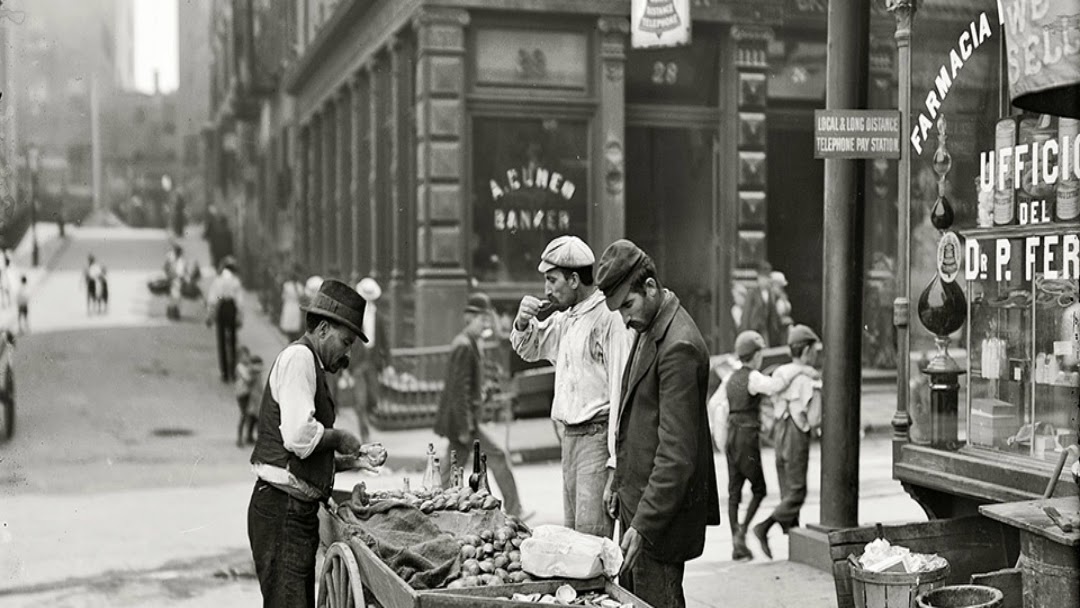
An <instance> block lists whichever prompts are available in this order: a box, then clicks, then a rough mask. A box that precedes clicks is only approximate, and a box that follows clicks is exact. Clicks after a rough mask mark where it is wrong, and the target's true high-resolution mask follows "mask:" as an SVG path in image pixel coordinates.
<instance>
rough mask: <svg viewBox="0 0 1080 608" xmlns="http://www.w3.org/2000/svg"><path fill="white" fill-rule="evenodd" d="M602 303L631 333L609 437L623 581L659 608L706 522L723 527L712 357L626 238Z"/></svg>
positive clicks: (610, 253) (678, 594) (673, 594)
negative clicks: (710, 409)
mask: <svg viewBox="0 0 1080 608" xmlns="http://www.w3.org/2000/svg"><path fill="white" fill-rule="evenodd" d="M597 282H598V283H599V287H600V290H601V291H603V292H604V296H605V298H606V304H607V307H608V309H610V310H614V311H618V312H619V314H620V315H621V316H622V318H623V321H624V322H625V323H626V325H627V326H628V327H630V328H631V329H633V330H634V331H636V332H637V337H636V339H635V341H634V346H633V350H632V354H631V356H630V361H629V363H628V364H627V368H626V374H625V376H624V378H623V384H622V398H621V405H620V411H619V413H618V431H617V434H616V438H615V453H616V457H617V460H616V467H615V482H614V494H615V500H614V503H615V504H613V505H611V507H612V508H613V510H615V511H617V513H618V518H619V526H620V528H621V529H622V539H621V541H620V545H621V547H622V550H623V553H624V555H625V557H626V561H625V563H624V565H623V571H622V575H621V579H620V582H622V583H624V586H625V587H627V589H629V590H630V591H631V592H633V593H634V594H636V595H637V596H638V597H640V598H641V599H643V600H645V601H646V602H648V603H649V604H652V605H653V606H656V607H657V608H665V607H669V606H670V607H682V606H685V605H686V599H685V597H684V595H683V589H682V579H683V572H684V570H685V566H686V562H687V561H689V560H691V559H694V558H695V557H698V556H699V555H701V553H702V551H703V549H704V547H705V527H706V526H710V525H717V524H719V523H720V504H719V503H720V500H719V497H718V496H717V490H716V470H715V467H714V465H713V455H712V439H711V437H710V436H709V418H708V413H707V412H706V408H705V398H706V391H707V390H708V383H709V353H708V350H707V348H706V346H705V340H704V339H703V338H702V337H701V332H700V331H699V330H698V328H697V325H696V324H694V320H693V319H691V318H690V314H689V313H687V312H686V309H684V308H683V307H682V306H681V305H680V304H679V298H678V297H677V296H676V295H675V294H674V293H672V292H671V291H669V290H667V289H664V287H663V286H662V285H661V284H660V279H659V278H658V277H657V274H656V265H655V264H654V263H653V260H652V258H650V257H649V256H648V255H647V254H646V253H645V252H644V251H642V250H641V249H639V248H638V247H637V245H635V244H634V243H632V242H630V241H627V240H618V241H615V242H614V243H612V244H611V245H610V246H609V247H608V248H607V250H606V251H604V255H603V256H601V258H600V264H599V268H598V272H597Z"/></svg>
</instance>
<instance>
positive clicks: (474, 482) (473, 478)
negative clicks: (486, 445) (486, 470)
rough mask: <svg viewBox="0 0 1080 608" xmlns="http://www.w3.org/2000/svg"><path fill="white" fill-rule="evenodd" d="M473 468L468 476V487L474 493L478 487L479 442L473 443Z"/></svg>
mask: <svg viewBox="0 0 1080 608" xmlns="http://www.w3.org/2000/svg"><path fill="white" fill-rule="evenodd" d="M472 462H473V465H472V466H473V468H472V475H469V487H470V488H472V491H473V492H475V491H476V490H477V488H479V487H480V442H479V441H473V461H472Z"/></svg>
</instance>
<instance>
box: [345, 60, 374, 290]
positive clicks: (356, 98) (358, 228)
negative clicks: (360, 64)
mask: <svg viewBox="0 0 1080 608" xmlns="http://www.w3.org/2000/svg"><path fill="white" fill-rule="evenodd" d="M350 85H351V86H352V116H353V121H352V123H353V128H352V133H351V135H352V154H351V155H350V159H351V160H352V171H351V177H352V179H351V180H350V184H349V192H350V193H351V194H352V203H351V207H352V210H353V212H352V215H351V217H350V218H349V221H350V222H351V224H352V227H351V229H350V232H351V233H352V240H353V245H352V260H351V263H350V266H351V267H352V268H353V269H355V270H356V271H357V272H360V273H364V272H365V271H366V269H367V267H368V251H367V230H368V228H369V227H368V222H367V217H368V213H369V212H368V174H369V173H370V171H371V170H370V169H369V168H368V149H367V137H368V130H369V126H368V83H367V74H366V73H365V71H363V70H361V71H359V72H357V73H356V74H354V75H353V77H352V79H351V80H350Z"/></svg>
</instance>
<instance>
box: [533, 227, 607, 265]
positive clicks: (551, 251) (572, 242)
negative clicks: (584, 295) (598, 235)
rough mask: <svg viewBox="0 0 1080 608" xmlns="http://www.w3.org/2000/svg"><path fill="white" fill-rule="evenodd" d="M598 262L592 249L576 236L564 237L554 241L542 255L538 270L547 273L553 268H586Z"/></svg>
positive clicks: (545, 248)
mask: <svg viewBox="0 0 1080 608" xmlns="http://www.w3.org/2000/svg"><path fill="white" fill-rule="evenodd" d="M595 261H596V256H595V255H593V252H592V249H590V248H589V246H588V245H586V244H585V241H583V240H581V239H579V238H578V237H576V236H570V235H564V236H560V237H557V238H555V239H553V240H552V241H551V242H550V243H548V245H547V247H544V252H543V253H541V254H540V266H538V267H537V270H539V271H540V272H547V271H549V270H551V269H552V268H584V267H586V266H592V265H593V262H595Z"/></svg>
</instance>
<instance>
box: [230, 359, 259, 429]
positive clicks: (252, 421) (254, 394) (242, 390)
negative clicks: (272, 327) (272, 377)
mask: <svg viewBox="0 0 1080 608" xmlns="http://www.w3.org/2000/svg"><path fill="white" fill-rule="evenodd" d="M262 392H263V379H262V357H260V356H258V355H254V356H252V354H251V351H250V350H249V349H248V347H246V346H241V347H240V348H238V349H237V351H236V405H237V407H238V408H239V410H240V422H239V423H238V424H237V427H236V447H244V445H245V443H246V444H253V443H255V425H256V423H257V422H258V420H259V404H261V403H262ZM245 437H246V441H245Z"/></svg>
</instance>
